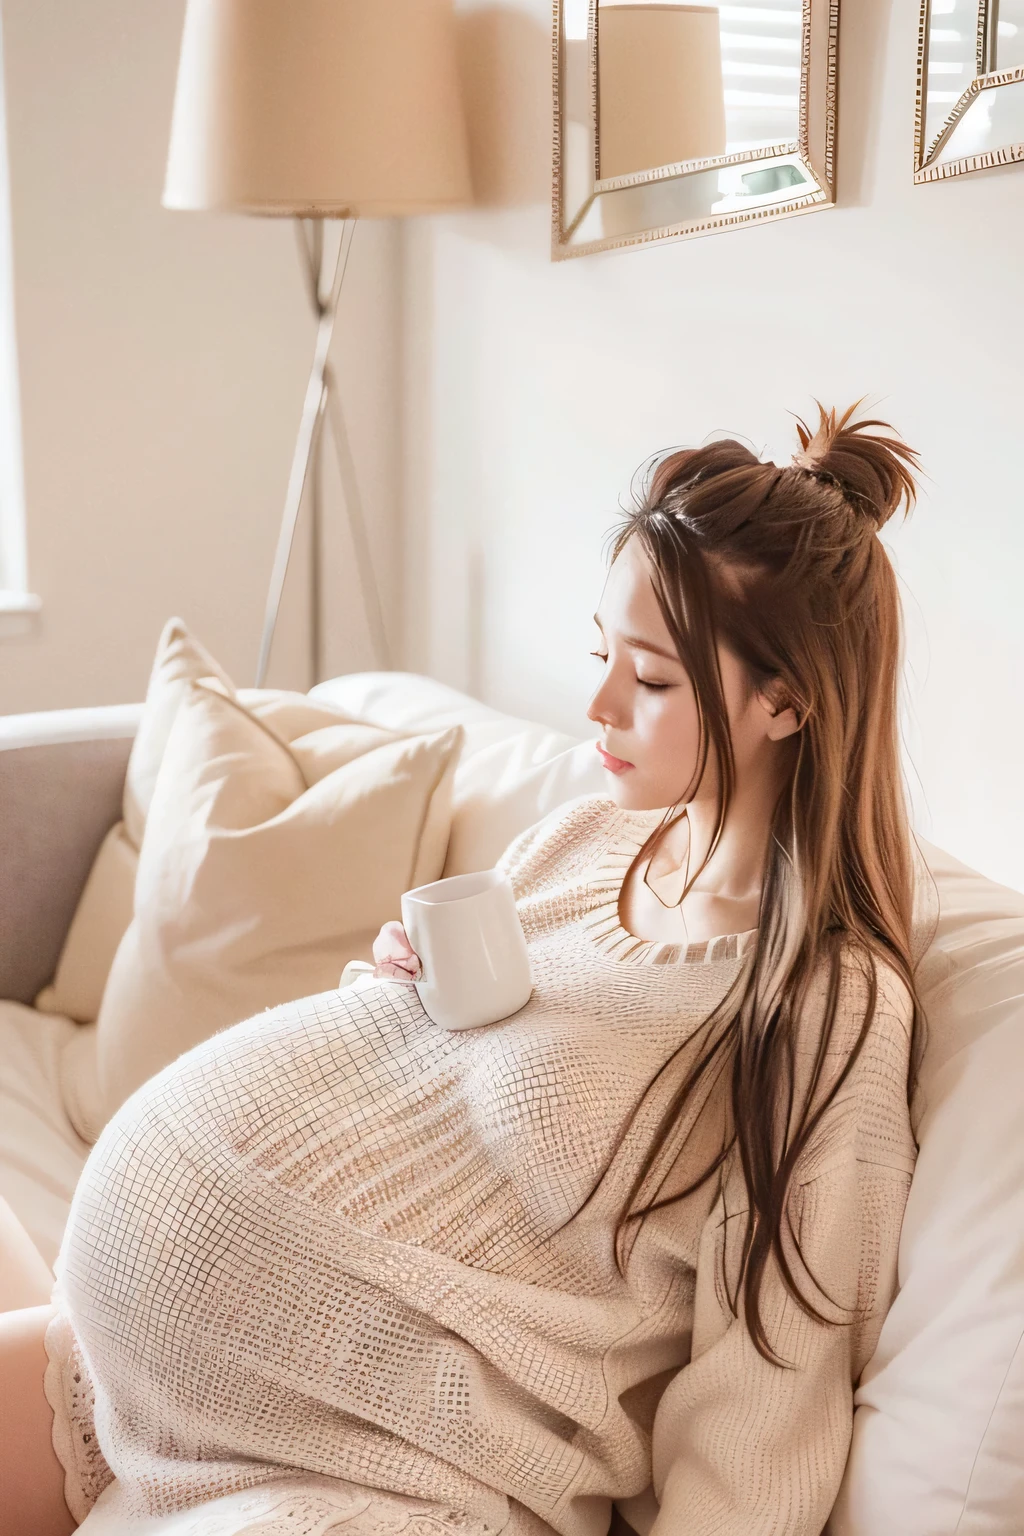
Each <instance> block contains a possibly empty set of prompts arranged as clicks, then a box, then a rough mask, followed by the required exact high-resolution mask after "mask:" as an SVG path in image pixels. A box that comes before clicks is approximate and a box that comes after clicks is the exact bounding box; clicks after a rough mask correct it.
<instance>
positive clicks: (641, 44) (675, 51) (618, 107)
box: [597, 5, 725, 179]
mask: <svg viewBox="0 0 1024 1536" xmlns="http://www.w3.org/2000/svg"><path fill="white" fill-rule="evenodd" d="M597 70H598V75H597V79H598V158H599V165H600V174H601V178H602V179H606V178H609V177H613V176H630V175H633V174H634V173H635V172H637V171H648V170H653V169H654V168H655V167H656V166H659V165H674V164H675V163H676V161H678V160H698V159H704V158H705V157H706V156H711V155H722V154H724V153H725V94H724V91H723V88H722V48H721V42H720V40H719V25H718V9H717V7H715V6H706V5H601V6H599V7H598V33H597Z"/></svg>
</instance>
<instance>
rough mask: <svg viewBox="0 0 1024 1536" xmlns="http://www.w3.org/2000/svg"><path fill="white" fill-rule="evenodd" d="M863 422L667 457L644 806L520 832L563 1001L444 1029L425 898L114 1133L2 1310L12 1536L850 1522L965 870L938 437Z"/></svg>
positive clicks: (605, 701) (521, 863)
mask: <svg viewBox="0 0 1024 1536" xmlns="http://www.w3.org/2000/svg"><path fill="white" fill-rule="evenodd" d="M850 418H851V412H847V413H846V415H845V416H843V417H842V418H841V419H839V420H837V419H836V416H835V413H834V412H830V413H825V412H824V411H822V412H821V419H820V422H819V423H818V424H817V425H816V427H815V430H814V431H813V433H812V432H811V430H810V429H809V428H806V427H804V425H803V424H802V423H801V424H800V426H799V434H800V440H801V451H800V452H798V453H797V455H796V456H795V458H794V460H793V462H792V463H791V464H789V465H786V466H783V467H777V466H776V465H774V464H770V463H768V464H766V463H762V462H760V461H759V460H758V459H757V458H755V456H754V455H753V454H752V453H750V452H749V451H748V450H747V449H746V448H744V447H743V446H742V445H741V444H740V443H738V442H735V441H731V440H726V441H718V442H713V443H711V444H710V445H707V446H705V447H702V448H698V449H694V450H685V451H677V452H672V453H669V454H667V455H664V456H662V457H661V458H660V460H658V461H657V462H656V463H654V464H652V466H651V467H650V471H649V473H648V475H647V476H646V479H645V483H644V490H643V494H642V496H641V497H638V498H637V505H636V506H635V507H634V509H633V510H632V511H631V512H630V513H629V514H628V515H627V518H626V521H625V523H624V524H623V525H622V526H621V527H620V528H619V529H618V530H617V532H616V538H615V542H614V545H613V552H612V561H611V565H610V569H609V574H608V577H607V581H606V583H605V587H604V591H603V593H602V595H601V600H600V606H599V610H598V613H597V615H596V618H597V624H598V633H599V642H600V643H599V645H598V649H597V652H596V654H597V657H598V661H597V663H596V664H597V665H598V666H599V681H598V686H597V689H596V691H595V693H594V695H593V698H592V700H591V703H590V707H589V716H590V718H591V720H593V721H594V722H595V723H596V724H597V725H599V727H600V731H601V740H600V743H599V750H600V751H601V754H602V759H603V762H604V765H605V767H606V768H607V770H608V784H607V793H606V794H599V795H590V796H586V797H582V798H580V799H578V800H575V801H572V802H570V803H569V804H567V805H564V806H562V807H560V808H559V809H558V810H556V811H554V812H552V813H551V814H550V815H548V816H547V817H545V818H544V819H543V820H542V821H541V822H539V823H538V824H537V825H535V826H534V827H531V828H530V829H529V830H527V831H525V832H524V833H522V834H521V835H520V836H519V837H517V838H516V839H515V841H514V842H513V843H512V844H511V846H510V847H509V848H508V849H507V850H506V852H505V853H504V855H503V856H502V859H501V861H500V865H501V867H502V868H503V869H505V870H506V871H507V872H508V874H509V876H510V878H511V880H512V883H513V887H514V889H515V893H516V898H517V903H518V911H519V914H520V917H521V919H522V922H523V926H524V929H525V932H526V936H527V940H528V944H529V953H530V962H531V968H532V973H533V978H534V983H535V986H534V992H533V996H532V997H531V999H530V1001H529V1002H528V1003H527V1004H526V1006H525V1007H524V1008H522V1009H521V1010H520V1011H519V1012H518V1013H516V1014H515V1015H513V1016H512V1017H510V1018H508V1019H504V1020H501V1021H500V1022H499V1023H496V1024H492V1025H487V1026H484V1027H481V1028H479V1029H475V1030H465V1031H448V1030H445V1029H443V1028H441V1027H440V1026H438V1025H436V1024H434V1023H433V1022H432V1021H431V1020H430V1018H429V1017H427V1015H426V1014H425V1013H424V1011H423V1009H422V1008H421V1006H420V1004H419V1001H418V998H417V994H416V991H415V988H414V987H412V986H411V985H409V977H410V975H413V974H415V970H416V966H417V960H416V957H415V956H414V955H412V954H411V952H410V950H409V947H408V943H407V942H406V941H405V939H404V934H403V933H402V930H401V928H400V926H399V925H398V924H396V923H393V924H388V925H386V927H385V929H384V930H383V931H382V933H381V935H380V937H379V938H378V940H377V944H376V946H375V958H376V960H377V961H378V962H379V963H378V967H377V971H376V972H375V973H374V974H373V975H370V976H368V977H366V978H365V979H363V980H361V981H359V982H358V983H357V984H356V986H355V987H353V988H349V989H346V990H344V991H341V992H329V993H325V994H322V995H320V996H318V997H311V998H305V999H302V1000H301V1001H299V1002H296V1003H293V1004H289V1005H287V1006H285V1007H281V1008H275V1009H273V1010H272V1011H270V1012H268V1013H264V1014H262V1015H260V1016H259V1017H257V1018H254V1019H251V1020H248V1021H247V1022H244V1023H241V1024H238V1025H236V1026H235V1027H234V1028H232V1029H229V1030H226V1031H224V1032H223V1033H221V1034H220V1035H218V1036H216V1037H215V1038H214V1039H212V1040H210V1041H208V1042H207V1043H205V1044H203V1045H201V1046H199V1047H197V1048H196V1049H195V1050H192V1051H190V1052H188V1053H187V1054H186V1055H185V1056H183V1057H181V1058H180V1059H179V1060H178V1061H176V1062H174V1063H172V1064H171V1065H170V1066H169V1067H167V1068H166V1069H165V1070H164V1071H162V1072H161V1073H159V1074H158V1075H157V1076H156V1077H154V1078H153V1079H151V1080H150V1081H149V1082H148V1083H146V1084H145V1085H144V1086H143V1087H142V1088H141V1089H140V1090H139V1091H138V1092H137V1093H136V1094H135V1095H134V1096H133V1097H132V1098H131V1099H130V1100H129V1101H128V1102H127V1103H126V1104H125V1105H124V1106H123V1107H122V1108H121V1110H120V1111H119V1112H118V1113H117V1114H116V1115H115V1117H114V1119H113V1120H112V1121H111V1123H110V1124H109V1125H108V1126H107V1127H106V1129H105V1130H104V1132H103V1134H102V1136H101V1137H100V1139H99V1141H98V1142H97V1144H96V1146H95V1147H94V1149H93V1151H92V1154H91V1156H90V1158H89V1161H88V1163H87V1164H86V1167H85V1170H84V1172H83V1174H82V1178H81V1181H80V1183H79V1186H78V1189H77V1191H76V1194H75V1199H74V1203H73V1207H72V1211H71V1215H70V1219H69V1222H68V1227H67V1233H66V1237H65V1241H64V1245H63V1248H62V1251H61V1256H60V1260H59V1263H58V1280H57V1286H56V1289H55V1291H54V1298H53V1302H54V1304H53V1306H52V1308H45V1309H44V1308H39V1309H35V1310H31V1311H25V1312H21V1313H9V1314H7V1315H6V1317H4V1318H2V1319H0V1371H2V1373H3V1374H2V1378H0V1389H2V1395H3V1396H4V1397H5V1398H6V1401H7V1403H8V1404H10V1405H14V1406H15V1409H16V1411H15V1413H14V1414H13V1416H12V1418H13V1422H12V1424H11V1426H10V1428H9V1431H8V1433H6V1434H5V1435H4V1437H3V1438H2V1440H0V1474H2V1482H3V1487H4V1490H5V1493H4V1500H3V1513H2V1514H0V1530H2V1531H3V1532H4V1533H5V1536H14V1533H15V1532H16V1533H17V1536H37V1533H42V1532H50V1533H52V1536H58V1533H59V1532H64V1531H67V1530H70V1529H72V1528H73V1526H74V1525H75V1523H76V1522H81V1523H82V1529H83V1530H84V1531H86V1532H87V1533H88V1536H144V1533H145V1536H148V1533H154V1536H156V1533H159V1536H171V1533H174V1536H236V1533H242V1532H246V1533H256V1532H259V1533H261V1536H321V1533H327V1532H343V1533H344V1536H383V1533H398V1532H405V1533H407V1536H448V1533H452V1536H454V1533H461V1536H499V1533H500V1536H552V1532H557V1533H559V1536H604V1533H605V1532H607V1531H608V1530H609V1525H610V1524H611V1525H612V1527H613V1529H614V1530H616V1531H619V1532H623V1531H626V1532H628V1531H630V1530H632V1531H636V1532H638V1533H640V1536H712V1533H714V1536H820V1533H821V1531H822V1528H823V1527H824V1525H825V1523H826V1521H827V1519H828V1515H829V1511H830V1508H831V1506H832V1504H833V1501H834V1499H835V1496H836V1493H837V1490H838V1487H839V1483H840V1480H841V1477H842V1473H843V1468H844V1464H845V1462H846V1458H847V1453H848V1449H849V1444H850V1437H851V1422H852V1413H853V1392H854V1387H855V1384H856V1382H857V1378H858V1376H859V1373H860V1372H861V1370H862V1368H863V1366H864V1364H865V1362H866V1361H867V1360H868V1359H869V1357H870V1356H871V1354H872V1351H873V1349H874V1346H875V1343H876V1340H877V1337H878V1333H879V1329H880V1327H881V1324H882V1320H883V1318H884V1316H885V1313H886V1309H887V1308H888V1306H889V1304H890V1302H891V1300H892V1298H893V1295H894V1292H895V1288H896V1283H897V1282H896V1254H897V1243H898V1237H899V1232H900V1224H901V1220H902V1216H903V1209H904V1204H905V1201H906V1197H907V1191H908V1187H909V1183H910V1177H911V1173H912V1170H913V1167H914V1158H915V1150H916V1149H915V1143H914V1138H913V1135H912V1132H911V1127H910V1121H909V1114H908V1092H909V1089H910V1087H911V1085H912V1081H913V1076H914V1071H915V1067H916V1062H917V1058H918V1055H919V1050H920V1038H921V1028H922V1025H923V1019H922V1017H921V1011H920V1005H919V1001H918V998H917V993H916V991H915V985H914V965H915V961H916V958H917V957H919V954H920V952H921V951H920V944H921V921H922V912H923V907H922V905H921V903H922V902H923V900H924V897H925V894H926V893H925V892H924V886H925V885H926V884H927V881H928V876H927V870H926V867H925V866H924V863H923V860H922V859H921V856H920V853H919V851H918V850H917V848H916V845H915V844H914V841H913V837H912V834H911V831H910V827H909V822H908V817H907V811H906V805H905V799H904V792H903V788H902V779H901V773H900V765H899V754H898V725H897V684H898V679H899V671H900V643H901V641H900V635H901V629H900V610H899V598H898V593H897V586H896V579H895V575H894V572H893V569H892V567H891V565H890V563H889V559H888V556H887V554H886V550H885V548H884V546H883V545H882V543H881V542H880V541H879V539H878V538H877V537H876V535H877V533H878V530H879V529H880V527H881V526H882V525H883V523H885V521H886V520H887V519H888V518H889V517H890V516H891V515H892V514H893V513H894V512H895V511H896V510H897V508H898V507H899V506H900V505H901V503H903V502H904V501H905V502H906V503H907V505H908V506H909V505H910V503H911V502H912V500H913V495H914V483H913V479H912V474H911V471H912V469H913V468H914V467H915V455H914V453H913V451H912V450H911V449H909V448H907V447H906V446H905V445H904V444H902V443H901V442H900V441H899V440H898V439H896V438H895V437H894V436H892V435H891V433H890V431H889V429H888V428H886V426H885V424H884V423H879V422H873V421H860V422H853V421H851V419H850ZM872 428H882V429H883V430H882V431H881V432H872V431H871V430H870V429H872ZM403 978H404V979H403Z"/></svg>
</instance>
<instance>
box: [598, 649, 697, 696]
mask: <svg viewBox="0 0 1024 1536" xmlns="http://www.w3.org/2000/svg"><path fill="white" fill-rule="evenodd" d="M590 654H591V656H596V657H597V659H598V661H607V660H608V657H607V656H605V655H604V653H603V652H601V651H591V653H590ZM637 682H638V683H639V684H640V687H641V688H649V689H650V690H651V692H652V693H660V692H661V690H662V689H663V688H674V687H675V686H676V685H675V683H648V682H645V681H644V679H643V678H642V677H638V678H637Z"/></svg>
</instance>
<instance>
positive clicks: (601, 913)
mask: <svg viewBox="0 0 1024 1536" xmlns="http://www.w3.org/2000/svg"><path fill="white" fill-rule="evenodd" d="M611 803H612V804H613V805H614V802H611ZM615 811H616V817H615V820H614V821H613V823H612V831H611V837H610V838H609V840H608V842H607V844H606V845H605V848H604V852H603V853H602V854H601V855H600V856H599V857H598V858H597V860H596V861H595V862H594V864H593V865H592V866H591V869H590V871H589V874H588V875H587V876H586V877H585V880H584V884H585V885H586V886H587V887H588V889H589V890H590V891H591V892H592V893H593V894H594V896H595V898H596V899H595V902H594V905H593V906H592V907H591V908H590V910H589V911H588V912H587V914H586V916H585V917H584V919H583V929H584V932H585V933H586V934H587V937H588V938H589V939H591V940H592V941H593V943H594V944H596V946H597V948H598V949H600V950H601V951H602V952H603V953H604V954H606V955H610V956H611V957H612V959H614V960H619V961H622V962H623V963H625V964H627V965H723V964H728V963H730V962H735V961H736V960H739V959H741V958H742V956H743V955H745V954H746V952H747V950H748V949H749V948H750V947H751V946H752V944H753V943H754V941H755V938H756V936H757V929H756V928H745V929H744V930H743V931H742V932H741V933H718V934H715V936H714V937H713V938H710V939H695V940H693V942H692V943H690V944H673V943H671V942H670V941H669V940H665V939H641V938H638V937H637V935H636V934H635V933H630V931H629V929H628V928H625V927H623V924H622V922H621V920H620V918H619V892H620V891H621V889H622V882H623V880H624V878H625V874H626V870H627V869H628V868H629V866H630V864H631V863H632V862H633V860H634V859H635V858H636V855H637V853H638V852H639V851H640V849H641V848H642V847H643V845H644V843H645V842H646V840H647V838H648V837H649V836H650V834H651V832H652V831H653V830H654V827H655V826H656V825H657V823H658V821H659V820H660V819H661V816H662V815H663V812H662V811H657V810H656V811H626V810H623V809H622V808H621V807H619V806H615Z"/></svg>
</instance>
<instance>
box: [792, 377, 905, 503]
mask: <svg viewBox="0 0 1024 1536" xmlns="http://www.w3.org/2000/svg"><path fill="white" fill-rule="evenodd" d="M815 405H817V407H818V425H817V428H816V430H815V431H814V432H813V433H812V432H811V429H810V427H809V426H808V425H807V423H806V422H805V421H802V420H801V419H800V417H797V419H796V430H797V436H798V437H799V439H800V452H799V453H795V454H794V455H793V459H792V464H793V466H794V468H796V469H802V470H806V471H807V472H808V473H809V474H812V475H814V476H815V477H816V478H817V479H819V480H822V481H824V482H826V483H830V484H832V485H834V486H836V488H837V489H838V490H839V492H840V493H841V495H842V496H843V497H844V498H845V500H846V501H847V502H848V503H849V505H850V507H851V509H852V510H853V511H854V512H856V513H857V514H858V515H860V516H862V517H865V518H866V519H867V520H868V521H869V522H870V523H871V524H872V527H873V528H874V529H875V530H877V529H879V528H881V527H882V526H883V525H884V524H885V523H887V522H888V521H889V519H890V517H891V516H892V515H893V513H894V512H895V511H896V509H897V508H898V507H899V505H900V503H901V502H903V501H905V502H906V504H907V507H908V508H909V507H911V506H912V505H913V503H914V501H915V500H916V498H917V486H916V484H915V482H914V472H915V471H916V470H917V469H918V467H919V465H918V454H917V451H916V449H914V448H909V447H908V446H907V444H906V443H904V442H903V441H902V439H900V438H899V437H897V436H896V435H895V433H894V432H893V428H892V427H891V426H890V425H889V423H888V422H887V421H876V420H874V419H866V420H864V421H856V422H853V423H852V424H849V425H848V423H849V422H850V417H851V416H852V415H853V413H854V411H855V410H856V409H857V406H858V405H860V401H859V400H858V401H856V402H855V403H854V404H853V405H851V406H850V407H849V408H848V409H847V410H846V411H844V412H843V415H842V416H840V417H838V419H837V417H836V413H835V409H834V408H833V409H832V410H830V411H826V409H825V407H824V406H823V405H822V403H821V401H820V400H816V401H815ZM869 427H882V428H883V429H884V430H885V431H886V432H888V433H892V434H893V435H892V436H890V437H879V436H877V434H875V433H872V432H869V431H868V430H867V429H868V428H869Z"/></svg>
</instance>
